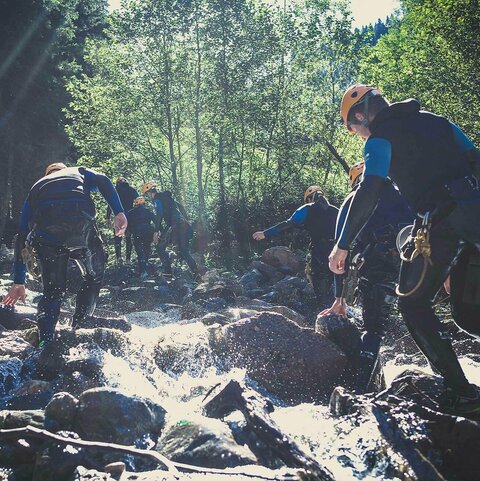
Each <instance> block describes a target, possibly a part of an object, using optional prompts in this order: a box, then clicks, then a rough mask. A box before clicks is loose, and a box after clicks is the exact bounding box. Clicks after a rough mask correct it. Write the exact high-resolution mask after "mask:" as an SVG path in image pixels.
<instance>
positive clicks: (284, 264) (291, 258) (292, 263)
mask: <svg viewBox="0 0 480 481" xmlns="http://www.w3.org/2000/svg"><path fill="white" fill-rule="evenodd" d="M262 261H263V262H265V263H266V264H269V265H271V266H273V267H276V268H277V269H281V270H282V271H283V272H285V273H291V274H296V273H298V272H300V271H302V270H303V269H304V267H305V262H304V260H303V259H302V258H301V257H300V256H298V255H297V254H295V253H294V252H292V251H291V250H290V249H289V248H288V247H284V246H275V247H270V248H269V249H266V250H265V251H264V252H263V254H262Z"/></svg>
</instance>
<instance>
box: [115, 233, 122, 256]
mask: <svg viewBox="0 0 480 481" xmlns="http://www.w3.org/2000/svg"><path fill="white" fill-rule="evenodd" d="M113 244H114V246H115V257H116V258H117V260H118V259H120V258H121V257H122V238H121V237H118V236H116V235H115V233H114V234H113Z"/></svg>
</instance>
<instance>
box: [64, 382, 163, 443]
mask: <svg viewBox="0 0 480 481" xmlns="http://www.w3.org/2000/svg"><path fill="white" fill-rule="evenodd" d="M78 401H79V402H78V407H77V414H76V416H75V419H74V422H73V427H74V430H75V431H76V432H78V434H79V435H80V436H81V437H82V438H85V439H90V440H95V441H106V442H113V443H119V444H128V445H131V444H135V443H139V442H141V441H142V440H145V439H146V438H148V437H156V436H158V435H159V434H160V432H161V431H162V429H163V427H164V424H165V414H166V411H165V410H164V409H163V408H162V406H160V405H159V404H157V403H155V402H153V401H151V400H149V399H146V398H141V397H139V396H130V395H127V394H125V393H123V392H122V391H120V390H118V389H112V388H94V389H90V390H88V391H85V392H83V393H82V394H81V395H80V396H79V398H78Z"/></svg>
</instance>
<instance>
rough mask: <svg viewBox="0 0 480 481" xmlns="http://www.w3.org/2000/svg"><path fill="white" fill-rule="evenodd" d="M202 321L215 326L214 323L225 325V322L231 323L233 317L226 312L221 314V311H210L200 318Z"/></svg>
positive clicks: (206, 324)
mask: <svg viewBox="0 0 480 481" xmlns="http://www.w3.org/2000/svg"><path fill="white" fill-rule="evenodd" d="M200 322H201V323H202V324H204V325H205V326H213V325H214V324H220V325H221V326H224V325H225V324H229V323H230V322H231V319H230V318H229V317H228V316H226V315H225V314H220V313H219V312H210V313H208V314H205V315H204V316H203V317H202V318H201V319H200Z"/></svg>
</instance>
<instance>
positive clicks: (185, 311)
mask: <svg viewBox="0 0 480 481" xmlns="http://www.w3.org/2000/svg"><path fill="white" fill-rule="evenodd" d="M205 314H208V311H207V309H205V308H203V307H201V306H200V305H199V304H197V303H196V302H193V301H189V302H186V303H185V304H184V305H183V306H182V310H181V316H182V319H194V318H198V317H203V316H204V315H205Z"/></svg>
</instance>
